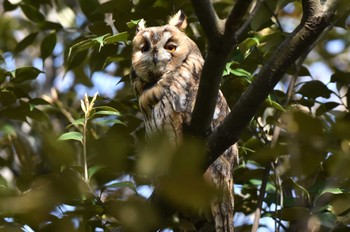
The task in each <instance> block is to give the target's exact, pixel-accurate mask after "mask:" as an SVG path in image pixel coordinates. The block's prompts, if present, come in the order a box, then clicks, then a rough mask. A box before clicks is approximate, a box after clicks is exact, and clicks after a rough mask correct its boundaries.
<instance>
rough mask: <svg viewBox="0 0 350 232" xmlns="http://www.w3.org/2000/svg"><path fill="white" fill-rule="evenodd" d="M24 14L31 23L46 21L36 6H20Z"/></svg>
mask: <svg viewBox="0 0 350 232" xmlns="http://www.w3.org/2000/svg"><path fill="white" fill-rule="evenodd" d="M20 7H21V9H22V11H23V14H24V15H25V16H26V17H27V18H28V19H29V20H31V21H33V22H36V23H39V22H41V21H44V20H45V17H44V15H43V14H42V13H41V12H40V11H39V10H38V9H37V8H35V7H34V6H32V5H28V4H25V3H23V4H21V5H20Z"/></svg>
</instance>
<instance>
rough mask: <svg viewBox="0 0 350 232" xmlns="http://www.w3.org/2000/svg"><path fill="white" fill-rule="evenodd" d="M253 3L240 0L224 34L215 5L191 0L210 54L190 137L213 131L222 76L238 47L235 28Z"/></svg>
mask: <svg viewBox="0 0 350 232" xmlns="http://www.w3.org/2000/svg"><path fill="white" fill-rule="evenodd" d="M250 3H251V0H249V1H246V0H238V1H237V2H236V4H235V6H234V7H233V8H232V10H231V13H230V15H229V17H228V18H227V20H226V21H225V28H224V30H225V31H222V30H223V29H222V26H221V24H219V19H218V16H217V14H216V12H215V10H214V8H213V5H212V4H211V2H210V1H208V0H205V1H203V0H192V4H193V7H194V9H195V11H196V14H197V16H198V19H199V21H200V23H201V25H202V27H203V30H204V32H205V34H206V36H207V38H208V52H207V57H206V59H205V63H204V66H203V70H202V74H201V80H200V83H199V87H198V93H197V98H196V102H195V106H194V109H193V112H192V120H191V123H190V126H189V131H190V132H191V134H193V135H195V136H199V137H206V136H207V135H208V134H209V133H210V132H211V131H210V129H211V121H212V118H213V114H214V110H215V106H216V99H217V96H218V93H219V88H220V83H221V76H222V73H223V70H224V67H225V65H226V62H227V59H228V57H229V55H230V53H231V51H232V48H233V47H234V46H236V41H235V29H236V28H238V27H239V26H240V24H241V23H242V21H243V20H242V18H243V16H244V14H245V12H246V11H247V8H248V7H249V5H250Z"/></svg>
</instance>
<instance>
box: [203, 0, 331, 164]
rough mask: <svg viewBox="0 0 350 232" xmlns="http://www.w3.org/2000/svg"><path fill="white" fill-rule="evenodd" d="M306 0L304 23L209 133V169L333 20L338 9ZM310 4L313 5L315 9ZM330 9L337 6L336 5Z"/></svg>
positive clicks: (304, 0)
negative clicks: (293, 64) (288, 69)
mask: <svg viewBox="0 0 350 232" xmlns="http://www.w3.org/2000/svg"><path fill="white" fill-rule="evenodd" d="M333 1H337V0H333ZM302 2H303V12H304V15H303V20H302V22H301V23H300V25H299V26H298V27H297V28H296V29H295V30H294V31H293V33H292V34H291V35H290V36H289V37H288V38H287V39H286V40H285V41H284V42H283V43H282V44H281V45H280V46H279V47H278V48H277V49H276V51H275V53H274V54H273V55H272V57H271V58H270V60H269V61H268V62H267V64H266V65H265V66H264V67H263V68H262V70H261V71H260V73H259V74H258V75H257V77H256V78H255V80H254V81H253V83H252V84H251V85H250V86H249V88H248V89H247V90H246V91H245V92H244V93H243V95H242V96H241V98H240V99H239V100H238V102H237V103H236V104H235V106H234V107H233V109H232V111H231V113H230V114H229V115H228V116H227V118H226V119H225V121H224V122H223V123H222V124H221V125H220V126H219V127H218V128H217V129H216V130H215V131H214V132H213V133H212V134H211V135H210V136H209V138H208V145H207V153H208V154H207V163H206V166H205V167H204V168H205V169H206V168H207V167H209V166H210V164H212V163H213V162H214V161H215V160H216V159H217V158H218V157H219V156H220V155H221V154H222V153H223V152H224V151H225V150H226V149H227V148H228V147H230V146H231V145H232V144H234V143H235V142H237V140H238V137H239V135H240V134H241V133H242V131H243V130H244V129H245V128H246V126H247V125H248V123H249V122H250V120H251V119H252V117H254V115H255V113H256V111H257V110H258V108H259V107H260V105H261V103H263V102H264V100H265V99H266V98H267V97H268V95H269V93H270V92H271V91H272V90H273V88H274V87H275V85H276V84H277V83H278V82H279V81H280V80H281V78H282V77H283V75H284V73H285V72H286V70H287V68H288V67H289V66H290V64H292V63H294V62H295V61H296V60H297V59H298V58H299V57H300V55H301V54H302V53H303V52H304V51H305V50H307V48H308V47H309V46H311V45H312V44H313V43H314V41H315V40H316V39H317V38H318V36H319V35H320V34H321V33H322V31H323V30H324V29H325V28H326V27H327V26H328V25H329V24H330V21H331V18H332V17H331V16H332V15H333V13H334V12H330V11H329V10H323V9H324V8H323V6H322V5H320V4H319V5H317V4H316V2H318V0H303V1H302ZM316 5H317V7H316ZM307 7H312V9H309V8H307ZM327 9H332V10H334V7H333V8H327ZM237 122H239V123H237Z"/></svg>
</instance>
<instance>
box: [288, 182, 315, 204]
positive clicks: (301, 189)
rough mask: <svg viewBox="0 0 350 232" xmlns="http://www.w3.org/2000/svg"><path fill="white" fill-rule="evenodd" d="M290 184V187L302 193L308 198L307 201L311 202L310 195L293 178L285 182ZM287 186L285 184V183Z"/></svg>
mask: <svg viewBox="0 0 350 232" xmlns="http://www.w3.org/2000/svg"><path fill="white" fill-rule="evenodd" d="M285 182H287V183H288V184H289V186H293V187H294V190H295V191H298V190H299V191H300V192H301V193H302V194H303V195H304V196H306V197H307V200H308V201H310V199H311V197H310V193H309V191H307V190H306V189H305V188H304V187H303V186H301V185H299V184H298V183H297V182H296V181H294V180H293V178H291V177H290V178H288V179H286V180H285ZM284 184H285V183H284Z"/></svg>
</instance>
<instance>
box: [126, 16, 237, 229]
mask: <svg viewBox="0 0 350 232" xmlns="http://www.w3.org/2000/svg"><path fill="white" fill-rule="evenodd" d="M186 26H187V22H186V17H185V15H184V14H183V12H182V11H179V12H178V13H177V14H175V15H174V16H173V17H171V18H170V20H169V22H168V24H167V25H164V26H159V27H149V28H147V27H145V24H144V21H143V20H142V21H141V22H140V23H139V25H138V29H137V33H136V35H135V37H134V39H133V54H132V72H131V83H132V86H133V88H134V89H135V92H136V95H137V97H138V101H139V106H140V110H141V111H142V113H143V115H144V122H145V127H146V134H147V137H150V136H151V135H152V134H154V133H157V132H162V131H164V132H165V133H166V135H167V137H168V139H169V141H172V142H174V143H175V144H179V143H181V140H182V137H183V136H182V135H183V126H184V125H186V124H187V125H188V124H189V123H190V120H191V113H192V110H193V107H194V102H195V99H196V94H197V89H198V84H199V78H200V75H201V71H202V66H203V62H204V61H203V58H202V55H201V53H200V51H199V49H198V47H197V45H196V44H195V43H194V42H193V41H192V40H191V39H190V38H189V37H187V36H186V34H185V33H184V32H183V30H184V29H185V28H186ZM228 113H229V108H228V106H227V103H226V101H225V98H224V97H223V95H222V93H221V92H220V93H219V96H218V98H217V105H216V109H215V113H214V116H213V121H212V125H211V126H212V129H214V128H216V127H217V126H218V125H219V124H220V122H222V121H223V120H224V118H225V117H226V116H227V114H228ZM236 156H237V147H236V146H232V147H230V148H229V149H228V150H226V151H225V153H224V154H223V155H221V156H220V157H219V158H218V159H217V160H216V161H215V162H214V163H213V164H212V165H211V166H210V167H209V168H208V170H207V171H206V172H205V174H204V177H205V178H206V179H207V180H208V181H210V182H211V183H214V184H215V185H216V186H217V187H218V188H219V189H220V193H221V194H220V196H218V197H217V198H216V199H215V200H213V201H212V203H211V205H212V207H211V208H212V214H213V217H214V219H215V227H216V231H225V232H226V231H229V232H231V231H233V226H232V224H233V193H232V192H233V180H232V170H233V164H234V161H235V159H236V158H237V157H236Z"/></svg>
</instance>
